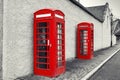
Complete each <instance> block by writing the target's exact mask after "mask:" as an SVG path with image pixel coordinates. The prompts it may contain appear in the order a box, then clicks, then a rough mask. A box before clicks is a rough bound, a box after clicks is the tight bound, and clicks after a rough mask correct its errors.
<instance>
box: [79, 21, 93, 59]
mask: <svg viewBox="0 0 120 80" xmlns="http://www.w3.org/2000/svg"><path fill="white" fill-rule="evenodd" d="M93 45H94V44H93V24H92V23H88V22H82V23H80V24H78V27H77V58H79V59H92V57H93Z"/></svg>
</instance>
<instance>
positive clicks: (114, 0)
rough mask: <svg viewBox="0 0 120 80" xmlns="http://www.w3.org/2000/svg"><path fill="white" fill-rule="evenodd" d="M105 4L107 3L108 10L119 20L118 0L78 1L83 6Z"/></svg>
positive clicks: (119, 5)
mask: <svg viewBox="0 0 120 80" xmlns="http://www.w3.org/2000/svg"><path fill="white" fill-rule="evenodd" d="M106 2H108V3H109V5H110V9H111V10H112V13H113V14H114V16H115V17H119V18H120V0H80V3H81V4H83V5H84V6H87V7H88V6H96V5H103V4H105V3H106Z"/></svg>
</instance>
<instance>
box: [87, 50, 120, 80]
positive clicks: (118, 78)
mask: <svg viewBox="0 0 120 80" xmlns="http://www.w3.org/2000/svg"><path fill="white" fill-rule="evenodd" d="M106 54H107V53H106ZM88 80H120V51H118V52H117V54H115V55H114V56H113V57H112V58H111V59H110V60H109V61H108V62H107V63H105V64H104V65H103V66H102V67H101V68H100V69H99V70H98V71H97V72H96V73H95V74H94V75H93V76H91V77H90V78H89V79H88Z"/></svg>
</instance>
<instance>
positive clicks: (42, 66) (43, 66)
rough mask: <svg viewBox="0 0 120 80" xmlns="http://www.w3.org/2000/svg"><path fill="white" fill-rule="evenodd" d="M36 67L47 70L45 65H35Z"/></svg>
mask: <svg viewBox="0 0 120 80" xmlns="http://www.w3.org/2000/svg"><path fill="white" fill-rule="evenodd" d="M37 67H38V68H43V69H47V64H37Z"/></svg>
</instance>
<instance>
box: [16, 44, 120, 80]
mask: <svg viewBox="0 0 120 80" xmlns="http://www.w3.org/2000/svg"><path fill="white" fill-rule="evenodd" d="M119 48H120V42H118V43H117V44H116V45H114V46H113V47H109V48H106V49H102V50H99V51H96V52H94V58H93V59H92V60H80V59H74V60H71V61H67V63H66V72H65V73H64V74H61V75H60V76H58V77H55V78H48V77H43V76H36V75H33V74H31V75H28V76H24V77H20V78H17V79H15V80H81V79H82V80H86V79H84V77H86V75H87V74H89V73H91V71H93V70H94V69H95V68H96V67H98V66H99V64H101V63H102V62H104V61H105V60H106V59H107V58H108V57H110V56H111V55H113V53H115V52H116V51H117V50H118V49H119ZM93 80H94V79H93ZM95 80H96V79H95Z"/></svg>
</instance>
